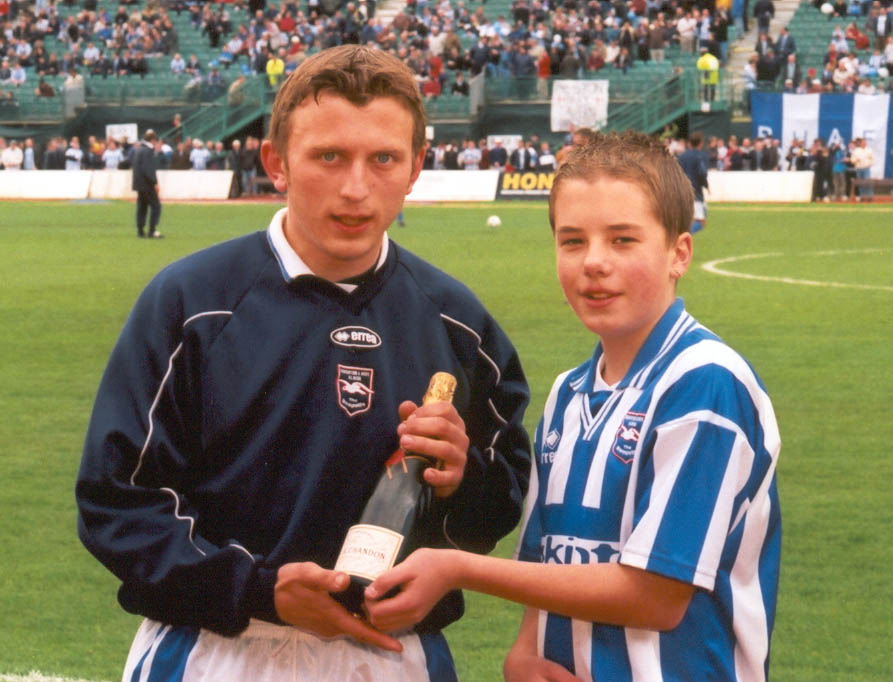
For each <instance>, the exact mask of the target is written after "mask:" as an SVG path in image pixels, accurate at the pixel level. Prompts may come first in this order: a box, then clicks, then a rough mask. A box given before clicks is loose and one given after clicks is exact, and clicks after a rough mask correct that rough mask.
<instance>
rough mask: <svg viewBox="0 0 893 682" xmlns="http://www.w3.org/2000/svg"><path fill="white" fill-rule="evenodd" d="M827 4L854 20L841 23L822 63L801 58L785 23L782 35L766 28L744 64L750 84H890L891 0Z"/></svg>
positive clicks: (786, 88)
mask: <svg viewBox="0 0 893 682" xmlns="http://www.w3.org/2000/svg"><path fill="white" fill-rule="evenodd" d="M817 4H826V3H817ZM827 4H828V8H831V12H829V16H831V17H833V16H835V15H839V16H846V17H848V18H849V19H850V21H849V22H848V23H847V25H846V26H845V27H844V26H842V25H840V24H838V25H837V26H835V28H834V30H833V32H832V36H831V40H830V42H829V43H828V48H827V51H826V52H825V54H824V57H823V58H822V60H821V64H803V63H801V62H802V60H801V57H800V53H799V51H798V49H797V44H796V41H795V40H794V37H793V36H791V35H790V34H789V32H788V30H787V28H785V27H782V28H781V29H780V30H779V34H778V36H777V37H776V38H773V37H772V36H771V35H770V34H769V32H768V28H767V29H766V30H761V31H760V33H759V37H758V38H757V41H756V44H755V46H754V52H753V54H752V55H751V57H750V59H749V61H748V63H747V65H746V66H745V67H744V78H745V82H746V86H747V88H749V89H751V90H753V89H756V88H763V89H779V90H782V91H783V92H787V93H798V94H805V93H810V94H812V93H820V92H846V93H859V94H865V95H873V94H877V93H879V92H884V91H886V90H887V89H888V88H889V87H890V85H889V83H890V81H889V76H890V72H891V70H893V5H891V4H890V3H889V2H887V0H885V2H883V3H882V2H881V0H867V1H865V2H850V3H845V2H843V1H842V0H841V2H838V3H837V4H836V5H832V4H830V3H827ZM866 55H868V56H867V57H866Z"/></svg>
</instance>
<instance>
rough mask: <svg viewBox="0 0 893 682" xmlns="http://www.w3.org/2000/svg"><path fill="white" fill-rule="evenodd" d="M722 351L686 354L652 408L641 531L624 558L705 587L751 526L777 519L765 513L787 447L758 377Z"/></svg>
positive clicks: (639, 495)
mask: <svg viewBox="0 0 893 682" xmlns="http://www.w3.org/2000/svg"><path fill="white" fill-rule="evenodd" d="M703 350H704V349H703V348H701V349H700V351H699V352H703ZM714 350H716V351H718V355H719V357H720V359H721V360H723V362H721V363H719V364H714V363H706V364H701V363H699V364H695V363H693V362H692V363H691V364H692V366H691V367H688V366H687V364H688V362H689V361H690V360H691V358H687V357H686V355H685V354H683V355H682V356H680V358H678V364H679V365H680V367H679V368H678V370H679V371H677V372H671V373H670V377H671V378H669V379H667V381H668V382H672V383H671V385H669V387H667V389H666V391H664V392H663V394H662V396H661V398H660V400H659V401H658V402H657V403H656V404H655V405H654V406H653V411H652V413H651V414H650V415H649V417H650V420H651V421H650V424H649V425H648V426H647V427H646V429H647V430H646V431H645V439H644V443H643V450H642V454H641V458H640V460H639V461H640V466H639V467H638V481H637V483H636V491H635V502H634V504H635V509H634V513H633V527H632V531H631V533H630V535H629V537H628V539H627V541H626V543H625V546H624V549H623V551H622V554H621V557H620V562H621V563H623V564H626V565H630V566H635V567H638V568H642V569H644V570H647V571H651V572H654V573H658V574H661V575H664V576H666V577H669V578H674V579H676V580H681V581H683V582H687V583H691V584H693V585H695V586H696V587H700V588H703V589H706V590H712V589H713V588H714V584H715V581H716V578H717V575H718V573H719V572H720V571H724V570H725V571H730V570H731V565H732V563H733V562H734V561H735V560H736V557H738V556H739V555H740V549H741V548H740V544H741V543H742V542H743V538H742V534H741V532H742V531H743V526H744V525H749V526H750V529H749V532H751V533H759V526H760V525H763V526H765V525H766V524H767V523H768V519H767V518H762V516H764V515H767V514H768V505H767V504H766V500H767V499H768V498H767V495H768V486H769V484H770V482H771V480H772V479H773V472H774V461H775V455H777V450H778V448H777V444H775V443H774V442H773V441H775V440H777V430H776V427H775V418H774V414H773V413H772V408H771V404H770V403H769V398H768V396H767V395H766V393H765V391H764V390H763V388H762V386H761V385H760V383H759V380H758V379H757V377H756V375H755V374H754V373H753V372H752V370H751V368H750V367H749V366H748V365H747V363H746V362H745V361H744V360H743V359H742V358H740V356H738V355H737V354H735V353H734V352H733V351H731V350H730V349H728V348H727V347H725V346H722V344H720V343H717V344H716V348H715V349H714ZM767 440H768V442H767ZM750 517H753V518H750ZM730 543H737V544H739V547H738V548H736V547H732V546H731V544H730ZM745 549H746V548H745Z"/></svg>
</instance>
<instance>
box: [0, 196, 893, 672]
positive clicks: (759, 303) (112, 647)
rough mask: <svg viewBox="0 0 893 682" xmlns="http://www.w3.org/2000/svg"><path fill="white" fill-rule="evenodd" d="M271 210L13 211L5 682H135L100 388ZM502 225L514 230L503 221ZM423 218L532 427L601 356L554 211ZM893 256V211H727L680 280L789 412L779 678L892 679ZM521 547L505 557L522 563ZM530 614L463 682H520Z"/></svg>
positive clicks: (3, 498)
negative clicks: (96, 496)
mask: <svg viewBox="0 0 893 682" xmlns="http://www.w3.org/2000/svg"><path fill="white" fill-rule="evenodd" d="M273 209H274V207H273V206H272V205H269V204H267V205H185V204H183V205H166V206H165V207H164V214H163V222H162V229H163V231H164V232H165V234H166V236H167V238H166V239H164V240H159V241H150V240H137V239H136V238H135V236H134V233H135V230H134V228H133V217H132V216H133V205H132V204H128V203H121V202H112V203H94V204H89V203H88V204H78V203H63V202H59V203H12V202H10V203H0V216H2V218H0V254H2V255H0V282H2V284H0V358H2V360H0V386H2V390H0V411H2V419H0V515H2V521H0V545H2V548H3V552H2V555H0V556H2V558H0V679H3V675H4V674H6V675H8V676H10V679H18V678H15V677H14V676H19V675H25V674H27V673H28V672H29V671H40V672H41V673H43V674H44V675H48V676H49V675H58V676H65V677H68V678H83V679H88V680H115V679H119V678H120V673H121V668H122V666H123V662H124V657H125V655H126V652H127V649H128V646H129V643H130V640H131V637H132V635H133V632H134V631H135V629H136V627H137V622H138V619H137V618H136V617H133V616H130V615H128V614H125V613H123V612H122V611H121V609H120V608H119V607H118V605H117V603H116V601H115V592H116V588H117V584H116V580H115V579H114V578H113V577H112V576H111V574H109V573H108V572H107V571H106V570H105V569H104V568H102V567H101V566H100V565H99V564H98V563H97V562H96V561H94V560H93V559H92V558H91V557H90V556H89V555H88V554H87V553H86V551H85V550H83V548H82V547H81V546H80V544H79V542H78V539H77V536H76V531H75V507H74V500H73V485H74V478H75V473H76V471H77V466H78V462H79V458H80V449H81V445H82V438H83V433H84V430H85V426H86V422H87V419H88V416H89V412H90V409H91V405H92V400H93V396H94V392H95V390H96V387H97V384H98V381H99V377H100V374H101V372H102V370H103V367H104V364H105V361H106V358H107V356H108V353H109V351H110V349H111V346H112V344H113V343H114V341H115V338H116V337H117V335H118V332H119V331H120V328H121V325H122V324H123V322H124V319H125V317H126V315H127V313H128V311H129V309H130V307H131V305H132V304H133V302H134V300H135V298H136V296H137V294H138V292H139V291H140V290H141V289H142V287H143V286H144V285H145V284H146V282H147V281H148V280H149V278H150V277H151V276H152V275H153V274H154V273H155V272H157V271H158V270H159V269H160V268H161V267H162V266H163V265H165V264H166V263H169V262H170V261H172V260H174V259H176V258H178V257H180V256H182V255H185V254H186V253H189V252H191V251H194V250H196V249H199V248H202V247H204V246H206V245H209V244H212V243H214V242H218V241H221V240H224V239H227V238H230V237H233V236H236V235H239V234H243V233H246V232H249V231H252V230H256V229H263V228H265V227H266V225H267V223H268V222H269V219H270V216H271V215H272V212H273ZM493 213H497V214H499V215H500V216H501V217H502V227H500V228H497V229H491V228H488V227H487V226H486V224H485V222H486V217H487V216H488V215H490V214H493ZM406 219H407V221H408V227H406V228H404V229H400V228H396V227H395V228H393V229H392V230H391V234H392V236H393V237H394V238H395V239H396V240H398V241H399V242H401V243H403V244H405V245H406V246H408V247H409V248H410V249H412V250H414V251H416V252H417V253H419V254H420V255H422V256H423V257H426V258H428V259H429V260H431V261H433V262H434V263H436V264H437V265H439V266H440V267H442V268H443V269H445V270H446V271H448V272H450V273H452V274H454V275H456V276H458V277H459V278H461V279H462V280H464V281H465V282H466V283H468V284H469V285H470V286H471V287H472V288H473V289H474V290H475V291H476V292H477V294H478V295H479V296H480V298H481V299H482V300H483V301H484V302H485V303H486V304H487V305H488V307H489V308H490V309H491V310H492V311H493V313H494V314H495V316H496V317H497V319H498V320H499V321H500V322H501V324H502V325H503V327H504V328H505V329H506V331H507V332H508V333H509V335H510V336H511V337H512V339H513V340H514V341H515V343H516V345H517V347H518V349H519V352H520V354H521V359H522V361H523V363H524V367H525V370H526V372H527V374H528V379H529V381H530V383H531V387H532V390H533V399H532V404H531V407H530V409H529V411H528V414H527V418H526V424H527V426H528V428H529V429H530V430H531V432H532V430H533V428H534V427H535V425H536V422H537V419H538V417H539V412H540V410H541V409H542V405H543V401H544V399H545V395H546V393H547V391H548V389H549V387H550V385H551V382H552V380H553V378H554V377H555V375H556V374H557V373H558V372H560V371H562V370H564V369H567V368H568V367H570V366H572V365H575V364H577V363H579V362H581V361H582V360H583V359H585V357H586V356H587V355H588V354H589V353H590V352H591V349H592V346H593V343H594V339H593V338H592V336H591V335H590V334H589V333H588V332H587V331H586V330H585V329H583V328H582V326H581V325H580V324H579V323H578V322H577V320H576V319H575V318H574V316H573V314H572V313H571V311H570V309H569V308H568V306H567V305H565V304H564V303H563V299H562V296H561V293H560V290H559V287H558V284H557V281H556V278H555V273H554V262H553V253H552V244H551V239H550V233H549V228H548V224H547V219H546V209H545V206H544V205H543V204H532V203H531V204H526V203H518V202H515V203H510V204H496V205H492V204H491V205H480V206H469V205H457V206H424V207H421V206H410V207H408V208H407V210H406ZM891 257H893V210H891V209H890V208H886V207H884V206H883V205H873V206H853V207H844V206H840V207H838V206H831V207H827V206H821V207H814V206H807V205H797V206H785V207H770V206H758V205H736V206H732V205H725V206H712V207H711V209H710V218H709V225H708V227H707V229H706V231H704V232H703V233H701V234H698V235H697V236H696V238H695V261H694V263H693V265H692V268H691V269H690V270H689V273H688V275H686V277H685V278H684V279H683V281H682V282H681V284H680V288H679V293H680V294H681V295H682V296H683V297H684V298H685V300H686V304H687V306H688V308H689V310H690V311H691V312H692V313H693V314H694V315H695V316H696V317H698V318H699V319H700V320H701V322H703V323H704V324H705V325H707V326H708V327H710V328H711V329H713V330H714V331H716V332H717V333H718V334H720V335H721V336H722V337H723V338H724V339H725V340H726V341H727V342H728V343H730V344H731V345H732V346H734V347H735V348H737V349H738V350H740V351H741V352H742V353H743V354H744V355H745V356H746V357H747V358H748V359H749V360H750V361H751V363H752V364H753V365H754V366H755V367H756V369H757V371H758V372H759V374H760V375H761V377H762V379H763V381H764V383H765V384H766V386H767V388H768V390H769V392H770V394H771V395H772V397H773V401H774V404H775V408H776V411H777V414H778V420H779V425H780V428H781V434H782V442H783V446H782V454H781V460H780V465H779V488H780V492H781V499H782V514H783V522H784V544H783V555H782V575H781V588H780V595H779V608H778V614H777V620H776V628H775V634H774V638H773V653H772V677H773V678H774V679H776V680H784V681H802V682H816V681H824V680H842V679H845V680H859V681H862V680H865V681H876V682H881V681H882V680H884V681H886V680H889V679H890V670H891V667H890V662H889V654H885V653H883V652H884V651H888V650H889V649H888V647H889V637H890V634H891V622H893V621H891V617H890V614H889V609H890V603H891V601H893V580H891V577H890V576H891V575H893V568H891V567H893V542H891V536H890V528H891V526H893V506H891V504H890V492H889V488H890V482H891V480H893V471H891V469H893V466H891V462H893V457H891V455H890V441H891V439H893V429H891V427H890V416H889V414H887V410H889V409H890V408H891V405H893V402H891V385H893V369H891V367H893V343H891V336H893V267H891ZM705 266H709V269H705ZM735 274H737V275H747V276H748V277H747V278H744V277H735V276H731V275H735ZM513 542H514V538H512V537H510V538H508V539H506V540H505V541H504V542H503V543H502V544H501V545H500V546H499V547H498V549H497V550H496V551H497V552H498V553H499V554H501V555H506V556H507V555H509V554H510V553H511V550H512V546H513ZM519 617H520V607H518V606H516V605H513V604H509V603H503V602H499V601H497V600H495V599H490V598H487V597H482V596H478V595H469V599H468V609H467V615H466V617H465V618H464V619H463V620H462V621H461V622H460V623H458V624H456V625H454V626H451V627H450V628H449V629H448V630H447V636H448V638H449V640H450V642H451V644H452V647H453V652H454V656H455V658H456V661H457V665H458V667H459V672H460V679H461V680H462V681H463V682H491V681H492V680H498V679H501V667H502V660H503V657H504V655H505V652H506V650H507V648H508V647H509V645H510V644H511V642H512V640H513V638H514V635H515V633H516V631H517V626H518V622H519ZM692 646H697V643H695V642H693V643H692Z"/></svg>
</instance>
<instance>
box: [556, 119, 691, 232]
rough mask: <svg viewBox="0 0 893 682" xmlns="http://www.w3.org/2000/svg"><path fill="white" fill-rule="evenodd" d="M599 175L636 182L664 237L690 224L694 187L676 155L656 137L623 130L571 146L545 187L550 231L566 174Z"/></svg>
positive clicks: (579, 176)
mask: <svg viewBox="0 0 893 682" xmlns="http://www.w3.org/2000/svg"><path fill="white" fill-rule="evenodd" d="M599 177H609V178H613V179H616V180H628V181H630V182H634V183H636V184H637V185H638V186H639V187H641V188H642V190H644V192H645V194H646V195H647V196H648V198H649V199H650V200H651V205H652V209H653V210H654V215H655V217H656V218H657V219H658V220H659V221H660V223H661V224H662V225H663V226H664V229H665V230H666V231H667V242H671V241H672V240H674V239H675V238H676V237H678V236H679V235H680V234H682V233H683V232H688V231H689V230H690V229H691V221H692V215H693V212H694V201H695V199H694V191H693V190H692V187H691V182H690V181H689V179H688V178H687V177H686V176H685V173H683V172H682V168H681V166H680V165H679V163H678V162H677V161H676V158H675V157H674V156H673V155H672V154H671V153H670V152H669V150H668V149H667V148H666V146H665V145H663V144H662V143H661V142H659V141H658V140H657V139H655V138H653V137H650V136H648V135H645V134H643V133H638V132H635V131H631V130H628V131H626V132H623V133H613V132H612V133H607V134H605V133H596V134H595V135H594V137H593V139H592V141H591V142H589V143H588V144H585V145H580V146H578V147H574V148H573V149H572V150H571V151H570V153H569V154H568V156H567V160H566V161H565V162H564V163H563V164H562V165H561V167H560V168H559V169H558V170H557V171H556V172H555V177H554V180H553V182H552V191H551V192H550V193H549V223H550V224H551V226H552V231H553V232H554V231H555V203H556V200H557V197H558V192H559V190H560V189H561V186H562V184H564V182H566V181H567V180H571V179H579V180H585V181H587V182H588V181H593V180H596V179H597V178H599Z"/></svg>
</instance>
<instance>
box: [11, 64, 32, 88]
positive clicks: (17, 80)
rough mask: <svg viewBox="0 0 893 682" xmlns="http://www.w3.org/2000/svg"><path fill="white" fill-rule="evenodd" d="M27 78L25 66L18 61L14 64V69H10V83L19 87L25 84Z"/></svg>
mask: <svg viewBox="0 0 893 682" xmlns="http://www.w3.org/2000/svg"><path fill="white" fill-rule="evenodd" d="M27 79H28V74H27V73H26V72H25V69H24V67H23V66H22V65H21V64H19V63H18V62H16V63H15V64H13V67H12V70H11V71H10V75H9V84H10V85H15V86H16V87H17V88H18V87H21V86H22V85H24V84H25V81H26V80H27Z"/></svg>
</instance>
